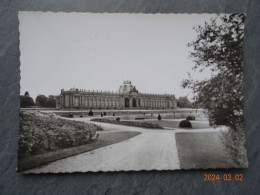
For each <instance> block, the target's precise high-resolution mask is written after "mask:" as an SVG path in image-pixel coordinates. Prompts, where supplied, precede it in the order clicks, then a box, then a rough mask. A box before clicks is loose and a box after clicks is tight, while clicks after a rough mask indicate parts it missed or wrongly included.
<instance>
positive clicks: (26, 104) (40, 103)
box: [20, 91, 56, 108]
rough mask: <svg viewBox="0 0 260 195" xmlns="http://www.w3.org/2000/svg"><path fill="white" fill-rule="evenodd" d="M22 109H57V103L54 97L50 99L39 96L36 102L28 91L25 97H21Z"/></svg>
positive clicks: (49, 97) (50, 96) (51, 96)
mask: <svg viewBox="0 0 260 195" xmlns="http://www.w3.org/2000/svg"><path fill="white" fill-rule="evenodd" d="M20 107H21V108H31V107H41V108H55V107H56V101H55V97H54V96H53V95H49V96H48V97H47V96H45V95H38V96H37V97H36V98H35V100H34V99H33V98H32V97H30V94H29V92H28V91H26V92H25V93H24V95H20Z"/></svg>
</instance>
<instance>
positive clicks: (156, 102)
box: [56, 81, 177, 110]
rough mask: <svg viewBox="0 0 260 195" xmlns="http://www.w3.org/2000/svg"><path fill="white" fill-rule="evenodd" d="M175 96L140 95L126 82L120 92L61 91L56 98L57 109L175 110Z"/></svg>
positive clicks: (129, 82)
mask: <svg viewBox="0 0 260 195" xmlns="http://www.w3.org/2000/svg"><path fill="white" fill-rule="evenodd" d="M176 106H177V103H176V99H175V96H174V95H170V94H147V93H140V92H138V90H136V88H135V86H133V85H132V83H131V81H124V83H123V85H121V86H120V87H119V90H118V92H107V91H94V90H93V91H91V90H82V89H76V88H73V89H70V90H68V91H65V90H64V89H62V90H61V94H60V95H59V96H57V97H56V108H57V109H62V110H76V109H174V108H176Z"/></svg>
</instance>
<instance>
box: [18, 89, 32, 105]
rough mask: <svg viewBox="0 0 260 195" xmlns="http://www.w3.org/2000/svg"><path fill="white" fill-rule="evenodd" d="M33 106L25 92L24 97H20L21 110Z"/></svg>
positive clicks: (27, 93)
mask: <svg viewBox="0 0 260 195" xmlns="http://www.w3.org/2000/svg"><path fill="white" fill-rule="evenodd" d="M32 106H34V101H33V99H32V98H31V97H30V95H29V92H28V91H26V92H25V93H24V95H20V107H21V108H28V107H32Z"/></svg>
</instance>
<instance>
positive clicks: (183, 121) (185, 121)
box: [179, 120, 192, 128]
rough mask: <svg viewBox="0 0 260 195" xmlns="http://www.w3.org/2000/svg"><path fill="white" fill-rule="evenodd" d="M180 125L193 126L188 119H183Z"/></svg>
mask: <svg viewBox="0 0 260 195" xmlns="http://www.w3.org/2000/svg"><path fill="white" fill-rule="evenodd" d="M179 127H185V128H192V126H191V123H190V121H188V120H182V121H181V122H180V123H179Z"/></svg>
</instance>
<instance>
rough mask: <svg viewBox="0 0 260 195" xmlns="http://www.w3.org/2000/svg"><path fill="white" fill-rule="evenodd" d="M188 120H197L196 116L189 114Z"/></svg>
mask: <svg viewBox="0 0 260 195" xmlns="http://www.w3.org/2000/svg"><path fill="white" fill-rule="evenodd" d="M186 120H188V121H194V120H195V116H187V117H186Z"/></svg>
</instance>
